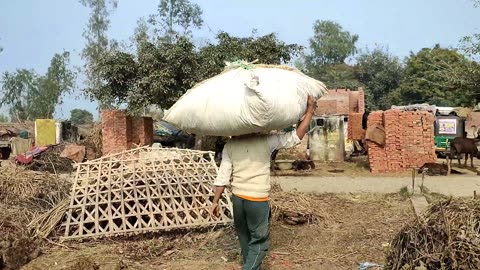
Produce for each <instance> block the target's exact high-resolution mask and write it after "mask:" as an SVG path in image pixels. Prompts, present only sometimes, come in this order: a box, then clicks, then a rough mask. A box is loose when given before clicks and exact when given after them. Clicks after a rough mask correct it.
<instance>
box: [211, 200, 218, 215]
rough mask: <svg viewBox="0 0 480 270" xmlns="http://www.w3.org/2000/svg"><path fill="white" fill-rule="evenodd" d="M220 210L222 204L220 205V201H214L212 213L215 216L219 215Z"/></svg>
mask: <svg viewBox="0 0 480 270" xmlns="http://www.w3.org/2000/svg"><path fill="white" fill-rule="evenodd" d="M219 210H220V206H219V205H218V203H213V204H212V208H211V209H210V215H212V216H214V217H218V214H219V213H218V212H219Z"/></svg>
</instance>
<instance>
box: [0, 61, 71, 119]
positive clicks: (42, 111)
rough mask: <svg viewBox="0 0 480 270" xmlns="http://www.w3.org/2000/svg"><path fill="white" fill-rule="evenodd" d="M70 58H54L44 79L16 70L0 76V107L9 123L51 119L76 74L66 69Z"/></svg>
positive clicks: (28, 71) (68, 90)
mask: <svg viewBox="0 0 480 270" xmlns="http://www.w3.org/2000/svg"><path fill="white" fill-rule="evenodd" d="M69 61H70V54H69V53H68V52H64V53H62V54H55V55H54V56H53V58H52V60H51V62H50V67H49V68H48V71H47V73H46V74H45V75H43V76H39V75H38V74H37V73H35V71H33V70H27V69H19V70H17V71H16V72H14V73H11V72H5V73H4V74H3V78H2V80H3V85H2V97H1V99H0V106H7V107H9V109H10V115H11V118H12V119H17V120H34V119H36V118H52V117H53V114H54V112H55V106H56V105H57V104H61V103H62V94H64V93H68V92H70V91H71V90H73V88H74V82H75V78H76V74H75V73H74V72H72V71H71V70H70V69H69V68H68V65H69Z"/></svg>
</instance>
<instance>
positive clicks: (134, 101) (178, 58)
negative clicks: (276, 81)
mask: <svg viewBox="0 0 480 270" xmlns="http://www.w3.org/2000/svg"><path fill="white" fill-rule="evenodd" d="M139 45H140V46H139V48H138V49H137V54H136V55H134V54H130V53H126V52H120V51H117V50H112V51H110V52H109V53H107V54H105V56H104V57H102V58H101V59H100V61H99V62H98V64H97V65H96V66H95V72H96V73H97V74H98V75H99V76H100V78H101V79H102V81H103V82H104V85H103V86H102V87H101V88H89V89H87V93H88V94H89V95H90V96H91V97H92V98H95V99H97V100H100V101H102V102H111V105H113V106H119V105H121V104H127V105H128V108H129V110H130V111H131V112H132V113H138V112H141V111H143V109H144V108H145V107H146V106H148V105H152V104H153V105H158V106H160V107H161V108H168V107H170V106H171V105H173V103H174V102H175V101H177V99H178V98H179V97H180V96H181V95H183V94H184V93H185V92H186V91H187V90H188V89H190V88H192V87H193V86H194V85H195V84H196V83H198V82H200V81H202V80H204V79H207V78H209V77H212V76H214V75H216V74H218V73H220V72H221V71H222V70H223V68H224V66H225V61H234V60H237V59H245V60H248V61H253V60H255V59H259V62H260V63H266V64H280V63H286V62H288V61H290V60H291V57H292V55H294V54H295V53H297V52H298V50H300V49H301V48H300V46H298V45H295V44H285V43H284V42H282V41H280V40H278V38H277V37H276V35H275V34H269V35H265V36H261V37H248V38H238V37H233V36H230V35H229V34H227V33H220V34H219V35H218V36H217V43H215V44H214V43H209V44H208V45H206V46H205V47H203V48H200V49H197V48H196V47H195V45H194V44H193V43H192V42H191V41H190V39H189V38H188V37H180V38H178V39H176V40H174V41H173V42H169V41H158V42H156V43H152V42H150V41H146V40H143V41H142V42H141V44H139ZM112 101H113V102H112Z"/></svg>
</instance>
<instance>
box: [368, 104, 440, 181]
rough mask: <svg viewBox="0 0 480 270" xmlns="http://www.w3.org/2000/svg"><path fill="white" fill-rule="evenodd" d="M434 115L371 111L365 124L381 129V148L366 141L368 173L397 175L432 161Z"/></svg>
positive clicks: (396, 111) (434, 158) (433, 157)
mask: <svg viewBox="0 0 480 270" xmlns="http://www.w3.org/2000/svg"><path fill="white" fill-rule="evenodd" d="M433 122H434V116H433V115H432V114H431V113H428V112H405V111H398V110H387V111H385V112H383V111H376V112H372V113H371V114H370V115H369V117H368V125H369V126H371V125H374V124H381V125H383V126H384V128H385V136H386V140H385V146H383V147H382V146H379V145H377V144H376V143H374V142H371V141H368V142H367V146H368V159H369V163H370V170H371V171H372V172H374V173H383V172H400V171H405V170H408V169H410V168H419V167H421V166H422V165H423V164H425V163H426V162H435V161H436V154H435V147H434V139H433Z"/></svg>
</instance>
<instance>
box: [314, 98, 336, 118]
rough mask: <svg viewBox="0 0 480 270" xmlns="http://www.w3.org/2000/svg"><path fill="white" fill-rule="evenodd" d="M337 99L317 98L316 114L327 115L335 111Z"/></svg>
mask: <svg viewBox="0 0 480 270" xmlns="http://www.w3.org/2000/svg"><path fill="white" fill-rule="evenodd" d="M337 106H338V101H336V100H319V101H318V102H317V109H316V110H315V114H316V115H329V114H336V113H337V111H338V110H337Z"/></svg>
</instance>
